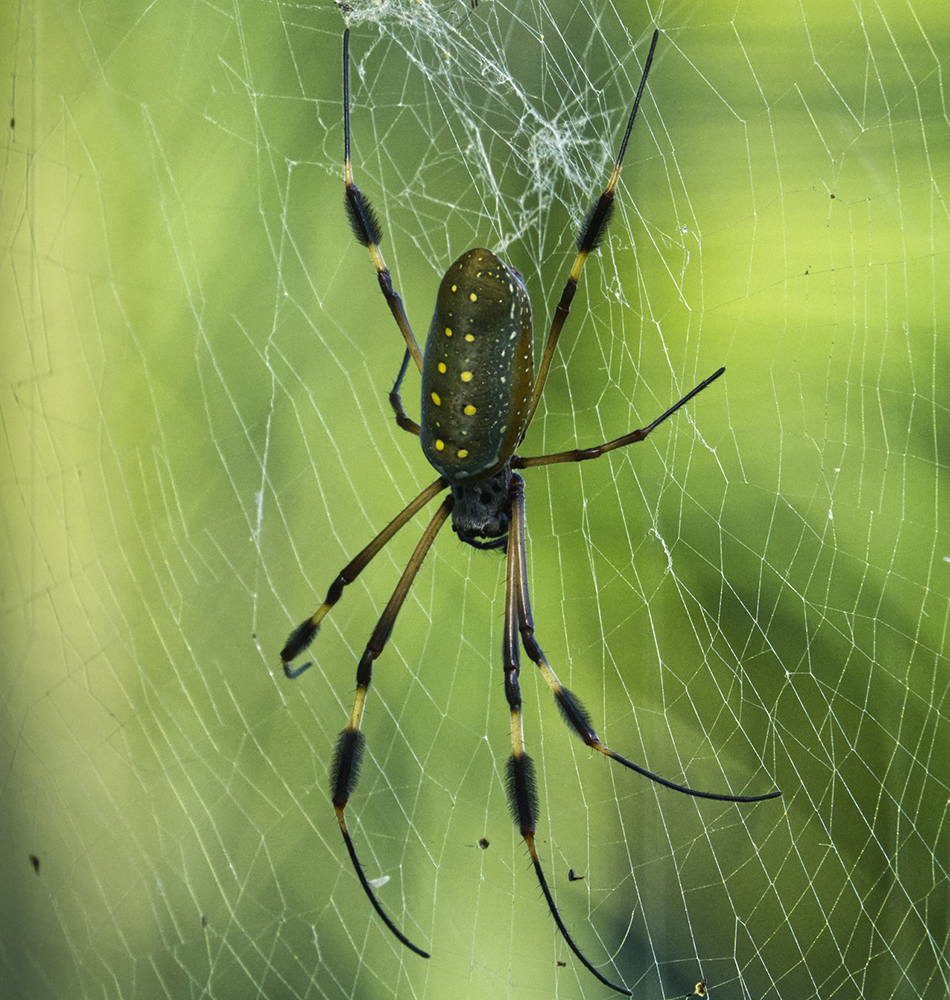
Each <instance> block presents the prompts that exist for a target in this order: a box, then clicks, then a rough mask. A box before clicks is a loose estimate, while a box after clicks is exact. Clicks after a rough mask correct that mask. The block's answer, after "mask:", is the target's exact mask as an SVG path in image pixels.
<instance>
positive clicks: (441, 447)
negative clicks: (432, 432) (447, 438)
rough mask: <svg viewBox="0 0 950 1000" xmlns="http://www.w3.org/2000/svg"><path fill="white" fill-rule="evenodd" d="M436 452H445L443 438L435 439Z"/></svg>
mask: <svg viewBox="0 0 950 1000" xmlns="http://www.w3.org/2000/svg"><path fill="white" fill-rule="evenodd" d="M435 450H436V451H445V442H444V441H443V440H442V438H436V439H435Z"/></svg>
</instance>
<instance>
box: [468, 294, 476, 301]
mask: <svg viewBox="0 0 950 1000" xmlns="http://www.w3.org/2000/svg"><path fill="white" fill-rule="evenodd" d="M468 297H469V301H471V302H477V301H478V296H477V295H476V294H475V293H474V292H469V296H468Z"/></svg>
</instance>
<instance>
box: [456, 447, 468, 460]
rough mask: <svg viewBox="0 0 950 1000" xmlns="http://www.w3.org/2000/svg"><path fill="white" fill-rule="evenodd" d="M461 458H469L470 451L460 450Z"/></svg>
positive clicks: (459, 455)
mask: <svg viewBox="0 0 950 1000" xmlns="http://www.w3.org/2000/svg"><path fill="white" fill-rule="evenodd" d="M458 457H459V458H468V450H467V449H466V448H459V450H458Z"/></svg>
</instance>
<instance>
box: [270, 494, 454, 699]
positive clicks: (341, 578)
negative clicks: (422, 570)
mask: <svg viewBox="0 0 950 1000" xmlns="http://www.w3.org/2000/svg"><path fill="white" fill-rule="evenodd" d="M448 485H449V484H448V483H447V482H446V481H445V480H444V479H441V478H440V479H437V480H436V481H435V482H434V483H433V484H432V485H431V486H427V487H426V488H425V489H424V490H423V491H422V492H421V493H420V494H419V495H418V496H417V497H416V498H415V500H413V501H412V502H411V503H410V504H409V505H408V506H406V507H405V508H404V509H403V510H402V511H401V512H400V513H399V514H397V515H396V516H395V517H394V518H393V519H392V520H391V521H390V522H389V524H387V525H386V527H385V528H383V530H382V531H381V532H380V533H379V534H378V535H377V536H376V537H375V538H374V539H373V540H372V541H371V542H370V543H369V545H367V546H366V548H365V549H363V551H362V552H360V554H359V555H358V556H356V558H355V559H353V560H351V561H350V562H349V563H348V564H347V565H346V567H345V568H344V569H343V570H342V571H341V572H340V573H339V575H338V576H337V578H336V579H335V580H334V581H333V583H331V584H330V589H329V590H328V591H327V598H326V600H325V601H324V602H323V604H321V605H320V607H319V608H317V610H316V611H315V612H314V613H313V614H312V615H311V616H310V617H309V618H308V619H306V621H304V622H302V623H301V624H300V625H298V626H297V628H295V629H294V630H293V632H291V633H290V636H289V637H288V639H287V644H286V645H285V646H284V648H283V651H282V652H281V654H280V658H281V661H282V662H283V665H284V673H285V674H286V675H287V677H289V678H290V679H291V680H293V679H294V678H295V677H299V676H300V675H301V674H302V673H303V672H304V671H305V670H306V669H307V668H308V667H309V666H310V663H309V661H308V662H307V663H305V664H304V665H303V666H302V667H297V668H296V669H294V668H292V667H291V666H290V663H291V661H292V660H294V659H296V658H297V657H298V656H299V655H300V654H301V653H302V652H303V651H304V650H305V649H306V648H307V647H308V646H309V645H310V643H311V642H313V637H314V636H315V635H316V634H317V631H318V629H319V628H320V622H322V621H323V619H324V618H325V617H326V615H327V612H329V610H330V608H332V607H333V605H334V604H336V602H337V601H338V600H339V599H340V596H341V594H342V593H343V588H344V587H345V586H346V585H347V584H349V583H352V582H353V581H354V580H355V579H356V578H357V577H358V576H359V575H360V573H362V572H363V570H364V569H365V568H366V566H367V565H368V564H369V563H370V562H371V561H372V559H373V557H374V556H375V555H376V554H377V553H378V552H379V551H380V549H382V548H383V547H384V546H385V545H386V543H387V542H388V541H389V540H390V538H392V537H393V535H395V534H396V532H397V531H399V529H400V528H402V527H403V526H404V525H405V524H406V523H407V522H408V521H410V520H411V519H412V518H413V517H414V516H415V515H416V514H417V513H418V512H419V511H420V510H421V509H422V508H423V507H424V506H425V505H426V504H427V503H428V502H429V501H430V500H431V499H432V498H433V497H435V496H438V495H439V494H440V493H441V492H442V491H443V490H444V489H445V488H446V487H447V486H448ZM423 554H424V553H423ZM420 561H421V560H420ZM416 568H417V569H418V566H417V567H416ZM404 596H405V595H404Z"/></svg>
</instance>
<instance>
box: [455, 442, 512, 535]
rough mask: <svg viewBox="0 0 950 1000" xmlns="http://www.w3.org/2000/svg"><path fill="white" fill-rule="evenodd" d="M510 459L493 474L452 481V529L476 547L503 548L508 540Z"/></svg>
mask: <svg viewBox="0 0 950 1000" xmlns="http://www.w3.org/2000/svg"><path fill="white" fill-rule="evenodd" d="M510 485H511V462H506V463H505V465H503V466H502V468H501V469H500V470H499V471H498V472H496V473H495V474H494V475H493V476H486V477H485V478H484V479H476V480H474V481H473V480H464V481H462V482H455V483H452V496H453V497H454V498H455V506H454V507H453V508H452V530H453V531H454V532H455V533H456V534H457V535H458V536H459V538H460V539H461V540H462V541H463V542H467V543H468V544H469V545H471V546H473V547H474V548H476V549H503V548H505V546H506V545H507V542H508V511H509V506H508V489H509V487H510Z"/></svg>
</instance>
